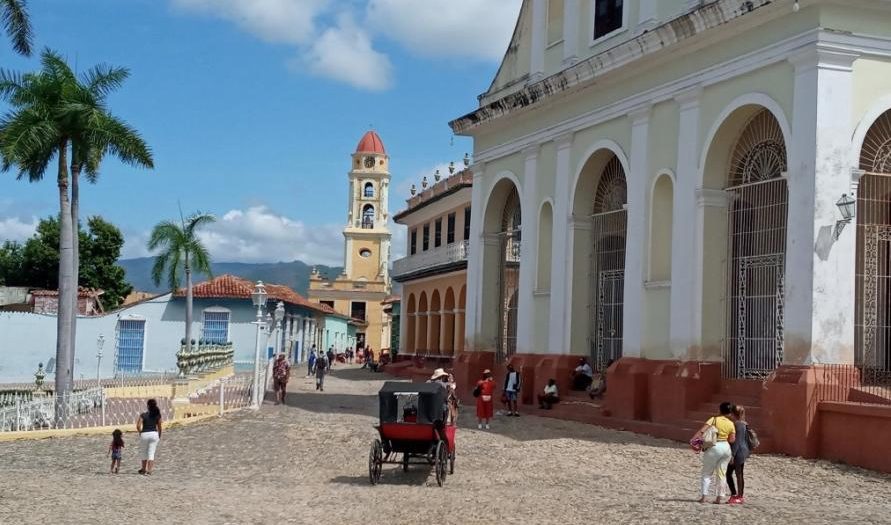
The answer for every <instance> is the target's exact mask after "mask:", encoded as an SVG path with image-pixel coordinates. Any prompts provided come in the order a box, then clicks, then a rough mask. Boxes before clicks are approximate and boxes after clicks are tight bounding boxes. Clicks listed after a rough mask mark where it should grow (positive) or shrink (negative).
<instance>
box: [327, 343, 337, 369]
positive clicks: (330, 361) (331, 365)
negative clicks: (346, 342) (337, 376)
mask: <svg viewBox="0 0 891 525" xmlns="http://www.w3.org/2000/svg"><path fill="white" fill-rule="evenodd" d="M336 357H337V356H335V355H334V345H331V346H330V347H329V348H328V368H334V359H335V358H336Z"/></svg>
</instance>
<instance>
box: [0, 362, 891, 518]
mask: <svg viewBox="0 0 891 525" xmlns="http://www.w3.org/2000/svg"><path fill="white" fill-rule="evenodd" d="M383 379H384V378H383V377H382V376H380V375H376V374H371V373H370V372H367V371H364V370H358V369H355V368H351V367H343V365H341V367H340V368H338V369H335V371H334V374H333V375H332V376H330V377H329V378H328V381H327V385H326V389H325V392H324V393H322V394H317V393H315V392H314V391H313V384H312V382H311V380H310V379H304V378H303V377H302V376H298V377H295V378H294V379H293V380H292V381H291V384H290V388H291V390H292V393H291V394H290V396H289V400H288V406H273V405H269V404H267V405H266V406H264V407H263V409H262V410H261V411H260V412H259V413H256V412H252V411H244V412H241V413H237V414H233V415H229V416H227V417H225V418H224V419H222V420H212V421H209V422H205V423H199V424H194V425H191V426H187V427H183V428H180V429H172V430H170V431H169V432H167V433H165V434H164V437H163V440H162V441H161V444H160V448H159V456H158V464H157V467H156V470H155V474H154V475H153V476H151V477H144V476H139V475H137V474H136V469H137V468H138V461H137V451H136V438H135V436H133V435H128V436H126V439H127V445H128V448H127V450H126V451H125V456H124V462H123V465H124V471H123V472H122V473H121V474H119V475H117V476H112V475H109V474H107V467H108V465H107V461H108V460H107V459H106V458H105V451H106V448H107V442H108V440H107V439H106V438H105V437H89V438H81V437H78V438H64V439H51V440H43V441H27V442H25V441H23V442H14V443H0V523H2V524H28V523H39V524H48V523H53V524H56V523H90V524H106V523H107V524H116V523H125V522H132V521H133V520H138V522H140V523H171V524H173V523H185V524H192V523H195V524H218V523H219V524H224V523H232V524H236V523H237V524H242V523H275V524H280V523H312V524H329V523H330V524H347V523H364V524H377V523H395V524H412V523H437V524H439V523H456V524H457V523H461V524H465V523H499V524H503V523H521V524H529V523H535V524H538V523H544V524H550V523H566V524H570V523H667V522H675V523H689V522H692V521H693V520H696V521H709V522H715V523H805V522H807V523H880V522H885V523H891V477H889V476H884V475H879V474H876V473H872V472H868V471H863V470H859V469H855V468H850V467H845V466H839V465H833V464H830V463H825V462H813V461H805V460H799V459H790V458H783V457H754V458H752V459H751V460H750V462H749V464H748V465H747V468H746V477H747V482H748V483H747V485H748V487H747V492H748V494H747V496H748V500H749V502H748V503H747V504H746V505H745V506H742V507H731V506H728V505H721V506H718V505H699V504H697V503H695V502H694V501H695V499H696V497H697V474H698V471H699V461H698V458H697V457H696V456H694V455H693V454H692V453H691V452H689V451H688V450H686V449H685V448H684V447H682V446H680V445H678V444H676V443H672V442H669V441H664V440H658V439H653V438H649V437H645V436H637V435H634V434H630V433H625V432H616V431H611V430H605V429H601V428H598V427H593V426H588V425H581V424H575V423H570V422H564V421H557V420H551V419H546V418H537V417H533V416H532V415H529V414H527V415H525V416H523V417H520V418H497V419H496V421H495V423H494V424H493V427H492V430H491V431H489V432H485V431H478V430H476V428H475V425H471V422H472V421H471V419H470V417H471V416H472V407H465V409H464V414H463V415H462V417H461V420H462V423H463V425H464V426H465V427H467V429H462V430H460V431H459V435H458V461H457V464H456V467H455V468H456V471H455V475H454V476H450V477H449V478H448V480H447V482H446V486H445V487H443V488H439V487H437V486H436V483H435V481H434V480H433V475H432V473H431V472H430V470H429V469H428V468H424V467H421V466H418V467H413V468H412V470H411V471H409V472H408V473H403V472H402V470H401V468H398V467H385V470H384V474H383V478H382V480H381V485H378V486H376V487H372V486H370V485H369V483H368V473H367V456H368V447H369V444H370V442H371V440H372V439H373V438H374V437H375V431H374V430H373V428H372V425H373V424H374V422H375V419H374V414H376V410H377V399H376V395H375V393H376V392H377V390H378V388H379V387H380V382H381V381H382V380H383ZM471 427H472V428H471Z"/></svg>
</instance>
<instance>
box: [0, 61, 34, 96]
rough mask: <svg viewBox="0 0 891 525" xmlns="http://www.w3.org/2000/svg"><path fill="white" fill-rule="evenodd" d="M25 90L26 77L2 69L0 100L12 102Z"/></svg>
mask: <svg viewBox="0 0 891 525" xmlns="http://www.w3.org/2000/svg"><path fill="white" fill-rule="evenodd" d="M25 89H27V87H26V85H25V78H24V75H22V74H21V73H19V72H17V71H8V70H6V69H0V98H2V99H3V100H11V99H12V98H13V96H14V95H15V94H16V93H17V92H19V91H23V90H25Z"/></svg>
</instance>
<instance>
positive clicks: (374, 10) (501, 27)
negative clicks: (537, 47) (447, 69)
mask: <svg viewBox="0 0 891 525" xmlns="http://www.w3.org/2000/svg"><path fill="white" fill-rule="evenodd" d="M521 5H522V0H425V1H423V2H419V1H418V0H369V1H368V6H367V16H368V20H369V22H370V24H371V25H372V26H373V27H374V28H375V30H376V31H378V32H379V33H380V34H381V35H383V36H386V37H387V38H391V39H393V40H394V41H396V42H398V43H399V44H400V45H401V46H403V47H405V48H406V49H407V50H408V51H410V52H412V53H415V54H418V55H422V56H433V57H464V58H472V59H479V60H491V61H498V60H501V58H502V57H503V56H504V52H505V51H506V50H507V46H508V44H509V43H510V37H511V35H512V34H513V30H514V26H515V25H516V22H517V17H518V15H519V12H520V6H521Z"/></svg>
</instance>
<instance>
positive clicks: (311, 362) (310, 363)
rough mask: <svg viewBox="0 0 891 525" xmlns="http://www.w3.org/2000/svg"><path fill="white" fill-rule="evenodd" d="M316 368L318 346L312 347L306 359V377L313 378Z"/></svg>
mask: <svg viewBox="0 0 891 525" xmlns="http://www.w3.org/2000/svg"><path fill="white" fill-rule="evenodd" d="M315 366H316V345H312V348H311V349H310V351H309V356H307V358H306V377H310V376H312V374H313V372H314V371H315Z"/></svg>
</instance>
